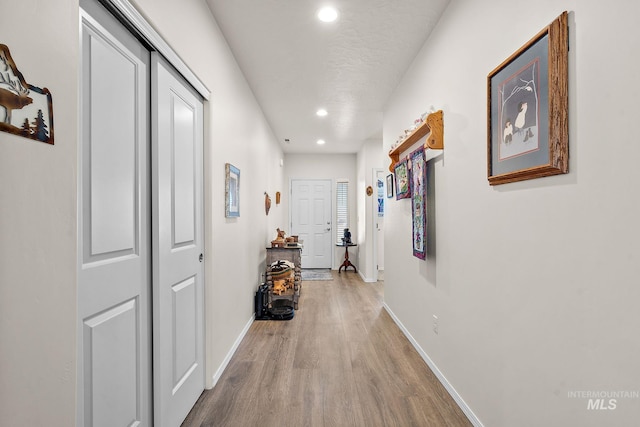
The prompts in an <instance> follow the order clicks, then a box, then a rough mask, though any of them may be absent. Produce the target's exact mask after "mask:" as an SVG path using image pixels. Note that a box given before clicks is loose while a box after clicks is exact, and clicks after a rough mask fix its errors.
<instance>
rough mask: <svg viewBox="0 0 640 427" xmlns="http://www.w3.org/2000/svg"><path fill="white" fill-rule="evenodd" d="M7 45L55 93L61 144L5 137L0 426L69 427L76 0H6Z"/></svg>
mask: <svg viewBox="0 0 640 427" xmlns="http://www.w3.org/2000/svg"><path fill="white" fill-rule="evenodd" d="M0 10H2V12H0V28H1V29H2V30H1V33H2V37H1V39H0V43H2V44H5V45H7V46H8V47H9V49H10V51H11V55H12V57H13V60H14V61H15V63H16V65H17V67H18V70H19V71H20V72H22V74H23V75H24V78H25V80H26V81H27V83H30V84H33V85H35V86H38V87H47V88H48V89H49V90H50V91H51V93H52V96H53V108H54V113H53V114H54V132H55V145H53V146H51V145H48V144H44V143H40V142H34V141H33V140H30V139H25V138H21V137H17V136H13V135H10V134H8V133H4V132H2V133H0V425H2V426H18V425H22V426H27V425H29V426H36V425H51V426H54V425H55V426H72V425H74V423H75V384H76V375H75V372H76V367H75V363H76V362H75V361H76V355H75V353H76V349H75V344H76V323H75V321H76V316H75V314H76V172H77V167H76V163H77V156H76V153H77V148H76V147H77V129H78V120H77V116H78V102H77V98H78V84H77V75H78V73H77V69H78V1H77V0H65V1H55V2H52V1H50V2H42V1H38V0H22V1H21V2H20V5H19V7H16V3H15V2H12V1H10V0H0Z"/></svg>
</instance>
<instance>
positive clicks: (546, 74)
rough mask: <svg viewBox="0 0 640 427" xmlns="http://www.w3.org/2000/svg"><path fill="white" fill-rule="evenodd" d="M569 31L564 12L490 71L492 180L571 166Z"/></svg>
mask: <svg viewBox="0 0 640 427" xmlns="http://www.w3.org/2000/svg"><path fill="white" fill-rule="evenodd" d="M568 37H569V31H568V25H567V12H563V13H562V15H560V16H559V17H558V18H556V19H555V20H554V21H553V22H552V23H551V24H550V25H549V26H547V27H546V28H544V29H543V30H542V31H540V32H539V33H538V34H537V35H536V36H535V37H534V38H532V39H531V40H530V41H528V42H527V43H526V44H525V45H524V46H522V47H521V48H520V49H519V50H518V51H517V52H515V53H514V54H513V55H511V56H510V57H509V58H507V60H505V61H504V62H503V63H502V64H500V65H499V66H498V67H497V68H496V69H495V70H493V71H492V72H491V73H489V76H488V78H487V94H488V98H489V99H488V141H487V177H488V180H489V184H491V185H496V184H505V183H508V182H515V181H522V180H526V179H532V178H539V177H543V176H549V175H558V174H563V173H567V172H568V170H569V125H568V123H569V120H568V65H567V64H568V46H569V44H568Z"/></svg>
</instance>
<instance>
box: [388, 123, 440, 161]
mask: <svg viewBox="0 0 640 427" xmlns="http://www.w3.org/2000/svg"><path fill="white" fill-rule="evenodd" d="M425 136H427V140H426V141H425V143H424V148H425V149H428V148H430V149H432V150H443V149H444V124H443V122H442V110H438V111H436V112H435V113H431V114H429V115H428V116H427V118H426V120H425V121H424V122H423V123H422V124H421V125H420V126H418V127H417V128H416V130H414V131H413V132H412V133H410V134H409V136H407V137H406V138H405V139H404V141H402V142H401V143H400V145H398V146H397V147H395V148H394V149H392V150H391V151H389V157H390V158H391V165H389V170H390V171H391V172H394V171H395V166H396V164H397V163H398V162H399V161H400V154H402V153H403V152H404V151H406V150H407V149H408V148H409V147H411V146H412V145H413V144H415V143H416V142H418V141H419V140H421V139H422V138H424V137H425Z"/></svg>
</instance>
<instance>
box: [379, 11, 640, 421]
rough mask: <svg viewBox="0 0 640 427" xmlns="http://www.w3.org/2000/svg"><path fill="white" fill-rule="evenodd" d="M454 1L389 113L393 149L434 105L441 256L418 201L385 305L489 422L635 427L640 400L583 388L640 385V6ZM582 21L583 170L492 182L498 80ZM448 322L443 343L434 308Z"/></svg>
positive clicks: (400, 210)
mask: <svg viewBox="0 0 640 427" xmlns="http://www.w3.org/2000/svg"><path fill="white" fill-rule="evenodd" d="M612 6H613V5H612V4H611V3H606V2H596V1H575V0H574V1H555V0H553V1H552V0H541V1H539V2H536V3H535V5H533V4H532V3H531V2H525V1H523V0H515V1H514V0H509V1H507V0H495V1H493V2H476V1H470V0H453V1H452V2H451V4H450V5H449V7H448V9H447V10H446V12H445V15H444V16H443V18H442V20H441V21H440V23H439V24H438V27H437V28H436V30H435V31H434V32H433V33H432V35H431V37H430V39H429V40H428V41H427V43H426V44H425V46H424V48H423V49H422V51H421V53H420V54H419V55H418V57H417V58H416V59H415V61H414V63H413V65H412V67H411V68H410V69H409V70H408V72H407V73H406V75H405V77H404V79H403V81H402V82H401V84H400V85H399V86H398V88H397V90H396V91H395V93H394V95H393V97H392V99H391V100H390V102H389V104H388V108H387V109H386V111H385V114H384V146H385V151H386V150H388V149H389V147H390V146H391V144H392V143H393V142H394V141H395V139H396V136H397V135H398V134H399V133H400V131H401V130H402V129H404V128H405V127H407V126H408V124H409V123H411V121H412V120H413V119H414V118H415V117H417V116H418V115H419V114H420V113H421V112H423V111H424V110H426V109H428V108H429V105H432V104H433V105H435V106H437V107H439V108H442V109H443V110H444V141H445V142H444V143H445V150H444V154H443V155H442V156H440V157H437V158H436V159H434V160H431V161H430V162H429V167H430V178H431V179H430V184H429V185H430V187H429V191H430V193H429V197H430V198H431V200H430V203H431V204H430V206H429V208H430V209H429V213H428V215H429V218H428V221H429V229H428V232H429V233H430V236H429V245H430V248H429V253H428V259H427V260H426V261H420V260H418V259H417V258H414V257H413V256H412V254H411V210H410V206H409V205H410V202H409V201H408V200H401V201H393V202H392V203H390V204H389V209H388V215H387V217H386V221H385V226H386V228H385V254H386V263H385V301H386V304H387V305H388V307H389V309H390V310H391V311H392V312H393V313H394V314H395V315H396V316H397V318H398V319H399V321H400V322H401V323H402V325H404V327H405V328H406V329H407V331H408V332H409V333H410V334H411V336H412V337H413V338H414V339H415V341H416V342H417V343H418V345H419V346H420V347H421V348H422V349H423V350H424V351H425V352H426V354H427V355H428V356H429V357H430V358H431V359H432V360H433V362H434V363H435V364H436V365H437V367H438V368H439V369H440V371H441V372H442V373H443V374H444V376H445V377H446V378H447V379H448V381H449V382H450V384H451V385H452V386H453V387H454V388H455V390H456V391H457V392H458V393H459V395H460V396H461V397H462V398H463V399H464V401H465V402H466V403H467V404H468V405H469V407H470V408H471V409H472V411H473V412H474V413H475V414H476V416H477V417H478V418H479V419H480V421H481V422H482V423H484V425H486V426H542V425H545V426H602V425H610V426H613V425H615V426H631V425H637V422H638V419H639V418H640V400H638V399H637V398H635V399H618V400H617V407H616V409H615V410H588V409H587V404H588V399H585V398H572V397H569V392H572V391H582V390H585V391H618V390H622V391H636V392H637V391H638V389H639V383H640V382H639V381H640V364H639V363H638V360H640V339H639V338H638V337H639V335H638V330H640V310H638V301H639V300H640V286H638V277H639V276H640V243H639V242H640V225H639V222H638V218H640V198H639V197H638V191H637V188H636V187H637V183H638V182H639V181H640V168H638V167H637V159H638V158H639V157H640V144H637V143H636V142H635V139H634V133H633V130H634V129H635V125H634V124H635V122H636V117H638V115H639V113H640V104H639V103H638V101H637V100H638V94H639V92H640V89H639V88H638V85H637V84H636V83H635V81H636V79H637V70H638V67H639V66H640V60H639V59H638V56H637V55H636V54H634V52H638V51H639V50H640V29H639V27H638V26H637V23H636V20H637V16H638V14H640V4H639V3H637V2H632V1H621V2H616V5H615V7H612ZM563 10H568V11H569V12H570V16H569V24H570V46H571V50H570V52H569V79H570V83H569V91H570V92H569V93H570V95H569V126H570V130H569V132H570V148H569V151H570V166H569V167H570V173H569V174H568V175H562V176H557V177H549V178H541V179H536V180H531V181H525V182H520V183H514V184H507V185H502V186H497V187H491V186H489V185H488V182H487V179H486V138H487V136H486V117H487V113H486V96H487V94H486V88H487V83H486V78H487V74H488V73H489V72H490V71H491V70H493V69H494V68H495V67H496V66H497V65H499V64H500V63H501V62H502V61H503V60H504V59H506V58H507V57H508V56H509V55H511V54H512V53H513V52H515V51H516V50H517V49H518V48H519V47H520V46H521V45H522V44H524V43H525V42H527V41H528V40H529V39H530V38H531V37H533V36H534V35H535V34H536V33H537V32H538V31H539V30H541V29H542V28H543V27H544V26H546V25H547V24H549V23H550V22H551V21H552V20H553V19H555V18H556V17H557V16H558V15H559V14H560V13H561V12H562V11H563ZM433 314H436V315H437V316H438V317H439V334H437V335H436V334H435V333H434V332H433V331H432V315H433Z"/></svg>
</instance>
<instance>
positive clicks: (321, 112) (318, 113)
mask: <svg viewBox="0 0 640 427" xmlns="http://www.w3.org/2000/svg"><path fill="white" fill-rule="evenodd" d="M316 114H317V115H318V116H320V117H324V116H326V115H327V114H329V113H327V110H325V109H324V108H321V109H319V110H318V111H316Z"/></svg>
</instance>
